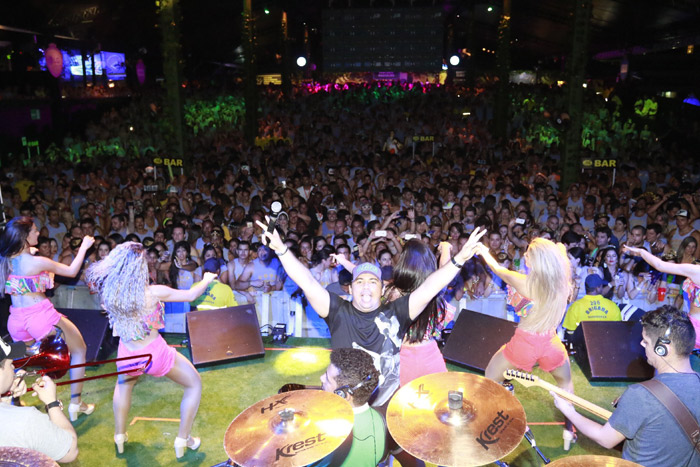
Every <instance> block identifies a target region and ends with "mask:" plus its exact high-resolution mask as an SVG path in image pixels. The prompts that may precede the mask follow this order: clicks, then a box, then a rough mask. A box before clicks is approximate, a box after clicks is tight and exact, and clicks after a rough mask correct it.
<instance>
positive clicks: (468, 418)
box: [386, 372, 527, 466]
mask: <svg viewBox="0 0 700 467" xmlns="http://www.w3.org/2000/svg"><path fill="white" fill-rule="evenodd" d="M459 392H461V393H462V395H463V400H461V401H460V400H459V395H458V393H459ZM448 393H449V394H448ZM450 406H451V407H450ZM386 419H387V420H386V421H387V426H388V428H389V432H390V433H391V436H392V437H393V438H394V440H396V442H397V443H398V444H399V446H401V447H402V448H403V449H404V450H405V451H407V452H408V453H409V454H411V455H412V456H414V457H416V458H418V459H421V460H423V461H426V462H430V463H433V464H438V465H444V466H472V465H484V464H489V463H491V462H493V461H495V460H498V459H502V458H503V457H505V456H506V455H508V453H510V452H511V451H512V450H513V449H515V447H516V446H518V444H520V441H522V439H523V435H524V434H525V426H526V425H527V422H526V419H525V410H524V409H523V406H522V405H521V404H520V401H518V399H516V398H515V397H514V396H513V395H512V394H511V393H510V392H509V391H508V390H507V389H505V388H504V387H503V386H501V385H500V384H498V383H496V382H494V381H491V380H490V379H486V378H484V377H483V376H478V375H473V374H469V373H456V372H448V373H435V374H431V375H426V376H421V377H420V378H417V379H415V380H413V381H411V382H410V383H408V384H407V385H405V386H403V387H402V388H401V389H399V390H398V391H397V393H396V394H394V396H393V397H392V399H391V401H390V402H389V406H388V408H387V413H386Z"/></svg>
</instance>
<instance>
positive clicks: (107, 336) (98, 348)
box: [57, 308, 119, 362]
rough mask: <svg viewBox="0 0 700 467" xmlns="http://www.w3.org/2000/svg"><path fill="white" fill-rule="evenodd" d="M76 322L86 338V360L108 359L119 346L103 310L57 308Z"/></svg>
mask: <svg viewBox="0 0 700 467" xmlns="http://www.w3.org/2000/svg"><path fill="white" fill-rule="evenodd" d="M57 311H58V312H59V313H63V314H64V315H66V318H68V319H69V320H70V321H71V322H72V323H73V324H75V325H76V326H77V327H78V329H79V330H80V333H81V334H82V335H83V339H85V344H86V345H87V353H86V354H85V360H86V361H88V362H94V361H99V360H107V359H108V358H109V357H110V355H112V352H114V351H115V350H117V347H118V346H119V338H118V337H114V336H112V330H111V329H109V320H108V319H107V315H106V314H105V312H104V311H102V310H83V309H79V308H57Z"/></svg>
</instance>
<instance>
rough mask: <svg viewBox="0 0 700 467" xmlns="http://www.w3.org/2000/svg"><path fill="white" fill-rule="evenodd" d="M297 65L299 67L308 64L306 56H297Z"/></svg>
mask: <svg viewBox="0 0 700 467" xmlns="http://www.w3.org/2000/svg"><path fill="white" fill-rule="evenodd" d="M297 66H298V67H299V68H303V67H305V66H306V57H299V58H297Z"/></svg>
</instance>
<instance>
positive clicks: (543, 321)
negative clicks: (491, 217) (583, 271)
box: [521, 238, 571, 333]
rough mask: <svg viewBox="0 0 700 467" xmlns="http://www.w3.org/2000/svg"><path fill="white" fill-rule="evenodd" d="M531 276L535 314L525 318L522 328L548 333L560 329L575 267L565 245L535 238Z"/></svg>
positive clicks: (530, 292) (531, 247)
mask: <svg viewBox="0 0 700 467" xmlns="http://www.w3.org/2000/svg"><path fill="white" fill-rule="evenodd" d="M525 255H526V257H527V264H528V266H529V267H530V273H529V274H528V275H527V279H526V284H527V291H528V297H529V298H530V299H531V300H532V302H533V306H532V312H531V313H530V314H529V315H528V316H526V317H525V318H523V320H522V324H521V328H523V329H524V330H526V331H530V332H537V333H544V332H548V331H551V330H552V329H556V327H557V326H558V325H559V323H560V322H561V320H562V317H563V316H564V313H565V312H566V304H567V300H568V298H569V295H570V294H571V263H570V262H569V257H568V256H567V255H566V248H565V247H564V245H563V244H561V243H557V244H555V243H554V242H552V241H550V240H547V239H544V238H535V239H534V240H533V241H532V242H530V245H529V246H528V249H527V252H526V253H525Z"/></svg>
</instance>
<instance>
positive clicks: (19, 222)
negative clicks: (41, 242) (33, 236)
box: [0, 216, 34, 297]
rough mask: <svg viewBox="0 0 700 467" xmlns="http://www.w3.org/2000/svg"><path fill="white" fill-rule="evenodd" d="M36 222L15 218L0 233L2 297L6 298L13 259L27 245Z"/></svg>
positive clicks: (0, 289) (26, 218) (24, 218)
mask: <svg viewBox="0 0 700 467" xmlns="http://www.w3.org/2000/svg"><path fill="white" fill-rule="evenodd" d="M32 225H34V220H33V219H32V218H31V217H27V216H22V217H15V218H14V219H12V220H11V221H10V222H8V223H7V225H6V226H5V229H4V230H3V231H2V232H1V233H0V284H2V285H3V286H2V287H0V297H4V296H5V287H4V284H5V282H6V281H7V277H8V276H9V275H10V272H11V271H10V262H11V261H12V257H13V256H15V255H18V254H20V253H21V252H22V250H23V249H24V245H25V244H26V243H27V237H28V236H29V231H30V230H32Z"/></svg>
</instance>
